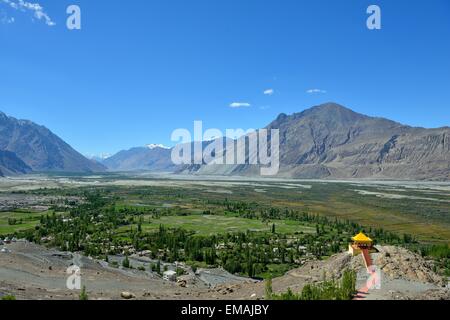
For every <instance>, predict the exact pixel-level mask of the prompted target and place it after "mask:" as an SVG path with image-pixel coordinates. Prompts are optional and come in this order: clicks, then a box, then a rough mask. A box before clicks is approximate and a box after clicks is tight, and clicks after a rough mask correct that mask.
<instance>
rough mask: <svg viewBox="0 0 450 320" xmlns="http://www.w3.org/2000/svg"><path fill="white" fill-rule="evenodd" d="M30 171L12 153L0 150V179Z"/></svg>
mask: <svg viewBox="0 0 450 320" xmlns="http://www.w3.org/2000/svg"><path fill="white" fill-rule="evenodd" d="M30 171H31V168H30V167H29V166H27V165H26V164H25V163H24V162H23V161H22V160H20V159H19V158H18V157H17V156H16V155H15V154H14V153H12V152H9V151H2V150H0V177H1V176H7V175H8V176H9V175H16V174H24V173H28V172H30Z"/></svg>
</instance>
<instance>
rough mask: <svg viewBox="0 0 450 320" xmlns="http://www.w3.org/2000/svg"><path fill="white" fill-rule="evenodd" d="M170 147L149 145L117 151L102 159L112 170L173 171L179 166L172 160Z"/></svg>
mask: <svg viewBox="0 0 450 320" xmlns="http://www.w3.org/2000/svg"><path fill="white" fill-rule="evenodd" d="M171 152H172V150H171V149H170V148H166V147H164V146H162V145H148V146H145V147H137V148H132V149H130V150H124V151H120V152H118V153H116V154H115V155H113V156H112V157H109V158H107V159H105V160H103V161H102V164H104V165H105V166H106V167H107V168H108V169H109V170H111V171H159V172H173V171H175V170H176V169H177V167H176V166H175V165H174V164H173V163H172V161H171Z"/></svg>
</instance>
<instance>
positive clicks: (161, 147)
mask: <svg viewBox="0 0 450 320" xmlns="http://www.w3.org/2000/svg"><path fill="white" fill-rule="evenodd" d="M146 147H147V148H149V149H150V150H153V149H157V148H160V149H170V148H169V147H166V146H165V145H162V144H154V143H152V144H148V145H147V146H146Z"/></svg>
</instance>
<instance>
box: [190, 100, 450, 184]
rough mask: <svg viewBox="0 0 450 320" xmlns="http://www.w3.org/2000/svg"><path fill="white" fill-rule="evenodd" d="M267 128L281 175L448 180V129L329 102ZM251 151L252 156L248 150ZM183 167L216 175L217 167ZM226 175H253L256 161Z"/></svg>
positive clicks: (449, 157)
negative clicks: (276, 145) (275, 137)
mask: <svg viewBox="0 0 450 320" xmlns="http://www.w3.org/2000/svg"><path fill="white" fill-rule="evenodd" d="M267 129H279V130H280V172H279V176H281V177H289V178H336V179H347V178H373V179H436V180H449V179H450V128H449V127H444V128H438V129H424V128H413V127H409V126H406V125H402V124H400V123H397V122H394V121H390V120H387V119H383V118H374V117H369V116H365V115H362V114H359V113H356V112H354V111H352V110H350V109H347V108H345V107H343V106H340V105H338V104H335V103H327V104H324V105H320V106H317V107H313V108H311V109H308V110H305V111H303V112H301V113H296V114H293V115H290V116H288V115H286V114H281V115H280V116H279V117H278V118H277V119H276V120H275V121H273V122H272V123H271V124H269V125H268V126H267ZM248 156H250V157H251V156H254V155H247V157H248ZM215 167H216V168H214V167H213V168H211V167H208V166H190V167H188V168H185V170H184V172H190V173H192V172H195V173H197V174H220V173H221V171H223V169H222V168H219V166H215ZM226 172H227V174H231V175H232V174H239V175H254V174H255V173H257V172H259V170H255V168H254V166H249V165H235V166H231V167H228V168H227V170H226Z"/></svg>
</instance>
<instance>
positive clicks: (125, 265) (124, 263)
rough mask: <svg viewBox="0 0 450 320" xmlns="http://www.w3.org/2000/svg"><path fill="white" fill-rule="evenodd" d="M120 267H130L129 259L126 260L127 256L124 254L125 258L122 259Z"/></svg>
mask: <svg viewBox="0 0 450 320" xmlns="http://www.w3.org/2000/svg"><path fill="white" fill-rule="evenodd" d="M122 267H124V268H127V269H128V268H129V267H130V260H128V256H125V259H123V261H122Z"/></svg>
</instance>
